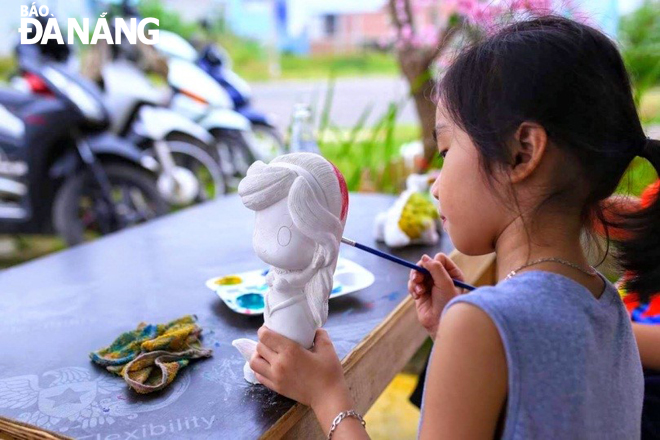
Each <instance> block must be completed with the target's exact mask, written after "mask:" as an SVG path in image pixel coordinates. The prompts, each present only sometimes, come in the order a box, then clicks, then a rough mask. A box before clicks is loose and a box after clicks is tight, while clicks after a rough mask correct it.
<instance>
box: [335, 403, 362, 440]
mask: <svg viewBox="0 0 660 440" xmlns="http://www.w3.org/2000/svg"><path fill="white" fill-rule="evenodd" d="M346 417H355V418H356V419H358V420H359V421H360V423H362V426H367V422H365V421H364V419H363V418H362V416H361V415H360V414H358V413H357V412H355V411H354V410H352V409H349V410H348V411H342V412H340V413H339V414H337V417H335V419H334V420H333V421H332V426H330V432H328V440H330V439H332V434H334V432H335V429H337V425H339V424H340V423H341V421H342V420H344V419H345V418H346Z"/></svg>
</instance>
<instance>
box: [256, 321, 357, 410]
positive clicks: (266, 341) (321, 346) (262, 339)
mask: <svg viewBox="0 0 660 440" xmlns="http://www.w3.org/2000/svg"><path fill="white" fill-rule="evenodd" d="M258 335H259V343H258V344H257V350H256V351H255V353H254V355H253V356H252V359H251V360H250V368H252V371H254V373H255V375H256V377H257V379H259V382H261V383H262V384H264V385H265V386H267V387H268V388H270V389H271V390H273V391H276V392H278V393H279V394H282V395H283V396H286V397H288V398H290V399H293V400H295V401H298V402H300V403H302V404H304V405H308V406H311V407H312V408H313V409H315V411H316V408H315V407H317V406H319V405H320V404H321V403H324V402H325V401H327V400H328V399H345V398H346V396H349V398H350V395H349V393H348V387H347V386H346V383H345V382H344V371H343V370H342V367H341V362H340V361H339V358H338V357H337V353H336V352H335V348H334V346H333V345H332V341H330V337H329V336H328V333H327V332H326V331H325V330H323V329H318V330H316V337H315V339H314V346H313V347H312V348H311V349H310V350H306V349H304V348H303V347H301V346H300V345H298V344H297V343H296V342H294V341H292V340H291V339H289V338H287V337H285V336H282V335H280V334H279V333H276V332H274V331H272V330H271V329H269V328H268V327H266V326H262V327H261V328H260V329H259V332H258ZM346 409H350V408H346Z"/></svg>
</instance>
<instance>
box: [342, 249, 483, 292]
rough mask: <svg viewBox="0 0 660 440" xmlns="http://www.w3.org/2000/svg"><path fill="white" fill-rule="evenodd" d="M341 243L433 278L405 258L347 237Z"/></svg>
mask: <svg viewBox="0 0 660 440" xmlns="http://www.w3.org/2000/svg"><path fill="white" fill-rule="evenodd" d="M341 242H342V243H344V244H347V245H349V246H353V247H354V248H358V249H360V250H363V251H365V252H369V253H370V254H373V255H376V256H377V257H380V258H384V259H386V260H390V261H392V262H394V263H397V264H400V265H402V266H405V267H408V268H410V269H414V270H416V271H417V272H420V273H423V274H424V275H428V276H431V273H430V272H429V271H428V270H427V269H425V268H423V267H421V266H418V265H416V264H413V263H411V262H410V261H406V260H404V259H403V258H399V257H395V256H394V255H391V254H388V253H386V252H383V251H379V250H378V249H374V248H370V247H369V246H365V245H363V244H362V243H358V242H356V241H355V240H351V239H349V238H346V237H342V238H341ZM452 281H453V282H454V286H456V287H460V288H462V289H466V290H474V289H475V287H474V286H471V285H469V284H467V283H464V282H462V281H458V280H454V279H452Z"/></svg>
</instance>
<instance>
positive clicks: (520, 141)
mask: <svg viewBox="0 0 660 440" xmlns="http://www.w3.org/2000/svg"><path fill="white" fill-rule="evenodd" d="M547 144H548V134H547V133H546V131H545V128H543V127H542V126H541V125H539V124H536V123H534V122H523V123H522V124H520V126H519V127H518V129H517V130H516V132H515V134H514V136H513V148H512V151H511V156H512V159H513V160H512V163H511V168H510V173H509V175H510V179H511V183H518V182H522V181H523V180H525V179H526V178H527V177H529V176H530V175H531V174H532V173H533V172H534V171H535V170H536V169H537V167H538V166H539V164H540V163H541V159H542V158H543V154H545V148H546V146H547Z"/></svg>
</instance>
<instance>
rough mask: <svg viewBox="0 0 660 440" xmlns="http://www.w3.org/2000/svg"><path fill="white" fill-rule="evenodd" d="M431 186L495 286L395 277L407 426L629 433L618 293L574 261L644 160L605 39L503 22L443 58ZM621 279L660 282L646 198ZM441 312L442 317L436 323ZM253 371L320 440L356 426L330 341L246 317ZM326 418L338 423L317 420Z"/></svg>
mask: <svg viewBox="0 0 660 440" xmlns="http://www.w3.org/2000/svg"><path fill="white" fill-rule="evenodd" d="M436 122H437V127H436V135H437V143H438V150H439V152H440V154H441V155H442V156H443V157H444V158H445V160H444V165H443V169H442V173H441V174H440V176H439V178H438V179H437V181H436V182H435V184H434V185H433V188H432V192H433V195H434V196H435V197H437V198H438V199H439V201H440V210H441V218H442V221H443V225H444V229H445V231H446V232H447V233H448V234H449V236H450V237H451V239H452V241H453V243H454V245H455V246H456V248H457V249H458V250H459V251H461V252H463V253H465V254H468V255H481V254H486V253H489V252H493V251H494V252H496V255H497V271H498V277H499V279H500V282H499V283H498V284H497V285H496V286H494V287H483V288H480V289H477V290H476V291H474V292H472V293H470V294H465V295H462V294H461V292H459V291H458V290H457V289H456V288H454V286H453V284H452V282H451V278H452V277H453V278H457V279H461V278H462V274H461V272H460V270H459V269H458V268H457V267H456V266H455V265H454V263H452V261H451V260H449V259H448V258H447V257H446V256H444V255H441V254H439V255H436V256H435V258H430V257H428V256H426V255H425V256H423V257H422V259H421V260H420V262H419V263H418V264H420V265H422V266H423V267H425V268H426V269H428V270H429V271H430V272H431V274H432V280H425V279H424V277H423V276H422V275H421V274H419V273H417V272H412V273H411V275H410V282H409V284H408V288H409V291H410V293H411V295H412V296H413V298H414V299H415V302H416V306H417V315H418V317H419V321H420V323H421V324H422V325H423V326H424V327H425V328H426V329H427V330H428V332H429V335H431V337H432V338H434V339H435V342H436V343H435V347H434V350H433V353H432V355H431V361H430V365H429V368H428V375H427V384H426V388H425V392H424V403H423V408H422V418H421V423H420V434H419V435H420V437H421V438H424V439H426V438H434V439H435V438H448V439H477V438H484V439H485V438H493V437H503V438H520V439H523V438H539V439H571V438H576V439H585V438H594V439H601V438H608V439H633V438H638V437H639V435H640V417H641V409H642V396H643V391H644V390H643V378H642V367H641V364H640V357H639V352H638V349H637V345H636V343H635V339H634V336H633V332H632V330H631V325H630V320H629V318H628V316H627V313H626V311H625V309H624V307H623V304H622V302H621V299H620V297H619V295H618V293H617V291H616V289H615V288H614V287H613V286H612V285H611V284H610V283H609V282H608V281H607V280H606V279H605V278H604V277H603V276H601V275H600V274H599V273H598V272H596V271H595V270H594V269H593V268H592V267H590V266H589V263H588V262H587V258H586V256H585V254H584V251H583V247H582V245H581V238H582V236H583V232H584V230H585V226H587V225H591V224H594V222H595V219H601V221H602V219H603V218H604V216H603V211H602V209H603V205H604V203H603V201H605V200H606V199H607V197H608V196H610V195H611V194H612V193H613V192H614V190H615V189H616V187H617V184H618V183H619V180H620V179H621V177H622V175H623V174H624V171H625V170H626V168H627V167H628V165H629V164H630V162H631V161H632V159H633V158H635V157H636V156H641V157H644V158H646V159H648V160H649V161H650V162H651V163H652V164H653V165H654V166H655V168H656V169H658V168H660V143H659V142H658V141H654V140H650V139H647V138H646V137H645V135H644V132H643V130H642V127H641V125H640V122H639V119H638V116H637V113H636V110H635V105H634V103H633V99H632V95H631V88H630V82H629V80H628V76H627V74H626V71H625V68H624V65H623V62H622V60H621V56H620V55H619V53H618V51H617V49H616V47H615V46H614V44H613V43H612V42H611V41H610V40H609V39H608V38H607V37H605V36H604V35H603V34H601V33H600V32H598V31H597V30H595V29H593V28H591V27H589V26H586V25H583V24H579V23H576V22H573V21H571V20H568V19H564V18H559V17H553V16H548V17H541V18H537V19H533V20H529V21H525V22H521V23H517V24H514V25H511V26H509V27H507V28H505V29H503V30H501V31H500V32H498V33H497V34H495V35H493V36H491V37H489V38H487V39H486V40H484V41H482V42H480V43H478V44H476V45H474V46H472V47H469V48H467V49H466V50H464V51H463V53H462V54H461V55H460V56H458V58H457V59H456V61H455V62H454V63H453V65H452V66H451V67H450V68H449V70H448V71H447V72H446V74H445V76H444V77H443V79H442V81H441V83H440V85H439V100H438V107H437V113H436ZM625 226H626V227H627V228H628V229H629V236H628V237H627V239H628V240H627V241H625V242H623V243H622V244H621V246H620V256H621V262H622V265H623V267H624V269H626V270H628V271H630V272H631V273H634V274H635V277H634V278H633V279H631V280H630V281H629V284H630V287H631V289H632V290H634V291H636V292H638V293H639V294H640V296H642V297H644V296H648V295H649V294H650V293H651V292H653V291H654V290H657V287H658V286H660V242H659V240H660V203H658V201H657V199H656V200H655V201H654V202H653V203H652V204H651V205H650V206H649V207H647V208H646V209H644V210H642V211H640V212H639V213H637V214H635V215H632V216H630V217H628V218H627V220H626V223H625ZM441 317H442V319H441ZM259 338H260V343H259V345H258V346H257V353H258V355H256V356H254V357H253V359H252V361H251V364H250V365H251V367H252V369H253V370H254V371H255V372H256V373H257V377H258V379H259V381H260V382H261V383H263V384H264V385H266V386H267V387H269V388H271V389H273V390H275V391H277V392H279V393H281V394H283V395H285V396H288V397H290V398H292V399H295V400H297V401H299V402H301V403H303V404H306V405H310V406H311V408H312V409H313V410H314V412H315V414H316V416H317V418H318V421H319V423H320V425H321V427H322V429H323V431H324V432H328V433H331V436H332V437H333V438H336V439H338V438H342V439H360V438H368V436H367V433H366V431H365V430H364V428H363V426H362V424H361V423H360V420H359V417H358V416H355V415H353V413H351V415H350V416H347V412H346V411H348V410H351V409H352V408H353V401H352V398H351V396H350V393H349V391H348V389H347V387H346V384H345V382H344V378H343V375H342V368H341V365H340V362H339V360H338V359H337V355H336V354H335V351H334V349H333V347H332V343H331V342H330V340H329V338H328V335H327V333H326V332H325V331H323V330H318V332H317V335H316V339H315V345H314V347H313V349H312V350H310V351H306V350H303V349H302V348H300V347H299V346H298V345H296V344H295V343H292V342H291V341H289V340H287V339H286V338H284V337H282V336H279V335H277V334H276V333H274V332H272V331H270V330H269V329H267V328H265V327H262V328H261V329H260V330H259ZM339 414H341V417H338V418H337V420H341V421H339V423H338V424H336V423H333V420H335V417H336V416H337V415H339Z"/></svg>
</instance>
